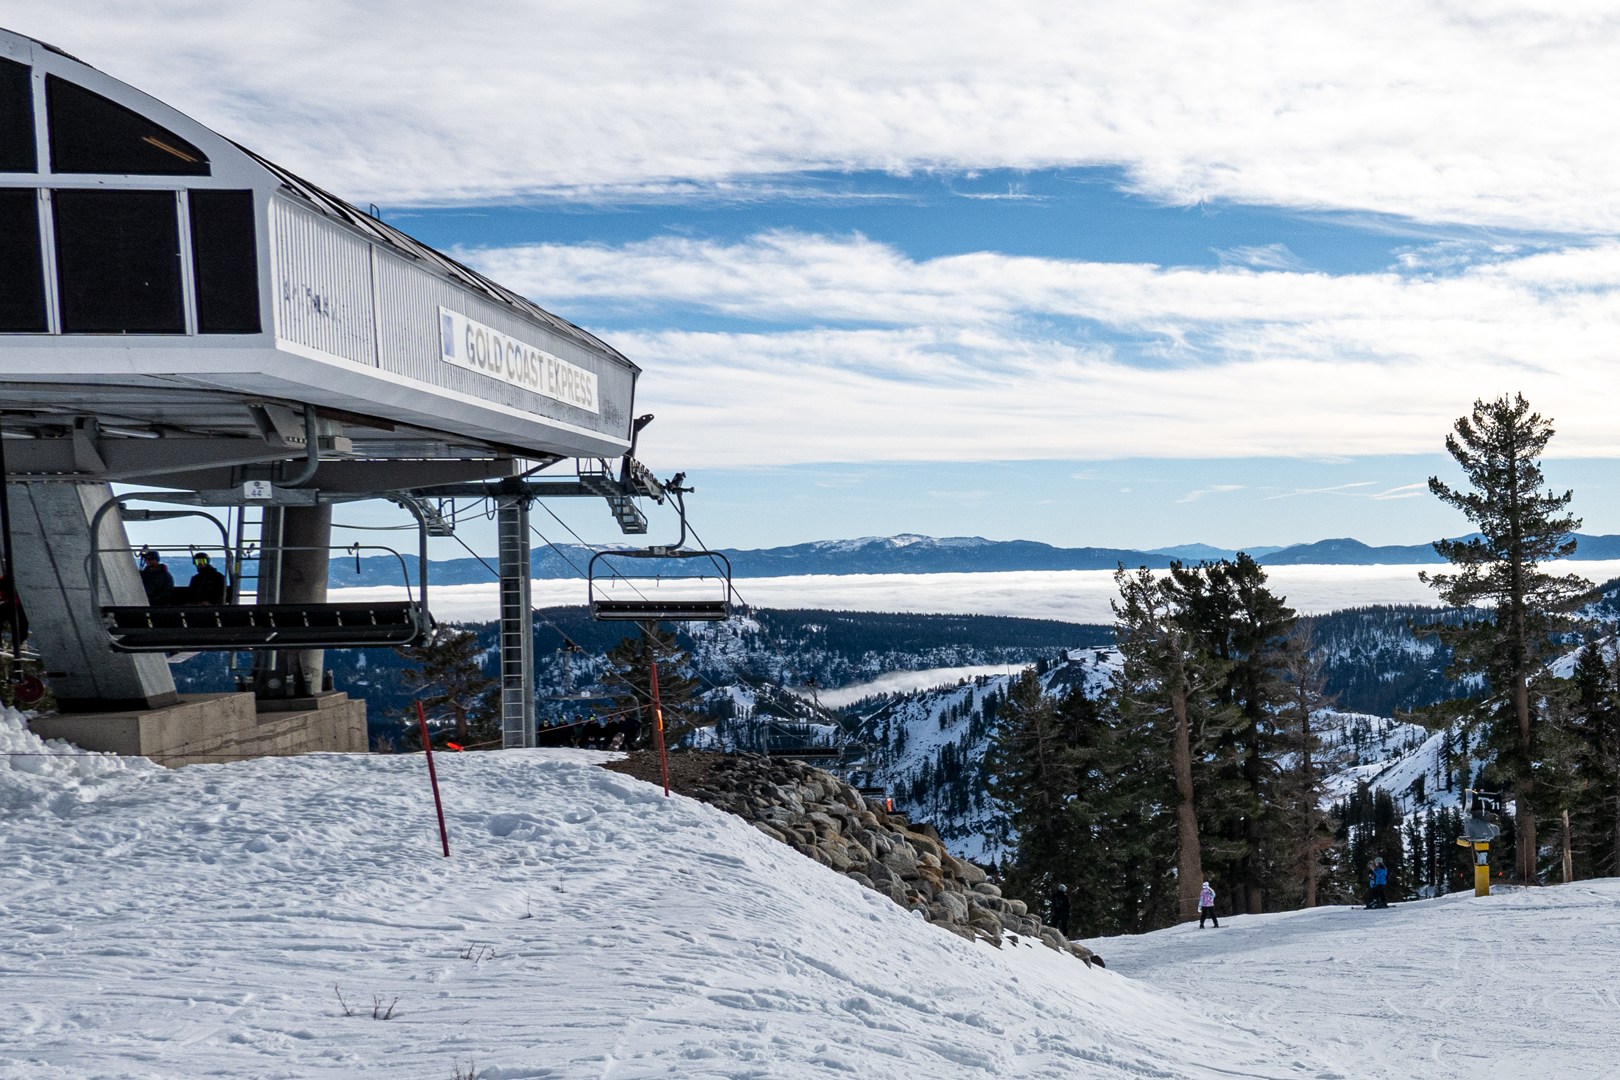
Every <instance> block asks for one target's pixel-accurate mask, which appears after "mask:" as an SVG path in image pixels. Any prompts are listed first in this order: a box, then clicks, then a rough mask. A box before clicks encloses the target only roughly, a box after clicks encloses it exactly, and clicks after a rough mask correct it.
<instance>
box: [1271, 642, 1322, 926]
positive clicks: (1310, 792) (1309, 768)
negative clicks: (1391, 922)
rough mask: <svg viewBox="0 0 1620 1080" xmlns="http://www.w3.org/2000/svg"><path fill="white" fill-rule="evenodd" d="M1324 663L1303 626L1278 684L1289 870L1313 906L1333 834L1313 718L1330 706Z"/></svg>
mask: <svg viewBox="0 0 1620 1080" xmlns="http://www.w3.org/2000/svg"><path fill="white" fill-rule="evenodd" d="M1322 668H1323V661H1322V657H1321V656H1320V655H1317V654H1316V653H1314V651H1313V650H1312V648H1311V627H1310V624H1309V623H1308V622H1303V621H1302V624H1301V625H1300V626H1299V627H1298V628H1296V630H1295V633H1294V634H1293V635H1292V636H1291V637H1290V638H1289V640H1288V644H1287V647H1286V648H1285V649H1284V650H1283V657H1282V681H1283V685H1284V687H1285V688H1286V694H1287V703H1286V706H1285V707H1284V710H1283V713H1282V716H1283V725H1284V745H1285V747H1286V748H1287V750H1288V751H1289V752H1290V754H1291V760H1292V765H1291V767H1290V768H1289V769H1288V770H1287V771H1286V772H1285V773H1284V775H1283V795H1284V805H1285V806H1286V807H1287V810H1288V814H1289V816H1290V818H1291V819H1292V821H1293V825H1294V851H1293V867H1292V868H1293V871H1294V875H1295V878H1296V880H1297V881H1298V883H1299V902H1300V904H1301V905H1303V906H1304V907H1315V906H1316V902H1317V887H1318V883H1319V882H1320V880H1321V874H1322V865H1321V858H1322V855H1323V853H1324V852H1326V851H1327V849H1328V848H1329V847H1330V846H1331V845H1332V843H1333V837H1332V831H1331V830H1330V829H1329V828H1328V827H1327V822H1326V820H1325V819H1324V817H1323V815H1322V795H1323V777H1324V766H1325V765H1326V764H1327V763H1326V762H1325V761H1323V760H1322V736H1321V735H1320V734H1319V733H1318V732H1317V731H1316V729H1315V727H1314V726H1313V721H1314V718H1315V714H1316V712H1317V711H1318V710H1319V709H1324V708H1327V707H1328V706H1330V705H1331V704H1332V703H1333V699H1332V698H1331V697H1329V696H1328V695H1327V694H1326V693H1325V690H1324V687H1325V684H1326V680H1325V678H1324V677H1323V674H1322Z"/></svg>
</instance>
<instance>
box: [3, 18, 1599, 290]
mask: <svg viewBox="0 0 1620 1080" xmlns="http://www.w3.org/2000/svg"><path fill="white" fill-rule="evenodd" d="M6 23H7V25H8V26H9V27H10V28H11V29H14V30H18V31H21V32H23V33H27V34H32V35H35V36H38V37H40V38H43V39H44V40H47V41H50V42H52V43H53V44H55V45H58V46H60V47H61V48H63V49H66V50H67V51H69V52H71V53H73V54H75V55H77V56H80V57H82V58H83V59H85V60H86V61H87V62H89V63H91V64H94V65H96V66H98V67H100V68H102V69H103V70H105V71H107V72H109V73H110V74H112V75H114V76H117V77H119V78H122V79H125V80H126V81H129V82H131V83H134V84H135V85H137V86H139V87H141V88H143V89H146V90H147V91H149V92H151V93H153V94H154V95H156V96H158V97H160V98H162V99H164V100H166V101H168V102H170V103H171V104H173V105H175V106H176V107H178V108H180V109H181V110H182V111H185V112H188V113H190V114H192V115H194V116H196V117H197V118H198V119H200V120H202V121H204V122H205V123H208V124H210V125H212V126H214V127H216V128H217V129H218V130H220V131H221V132H223V133H224V134H226V135H228V136H230V137H232V138H235V139H237V140H239V141H241V142H243V143H245V144H247V145H249V146H252V147H254V148H255V149H257V150H259V151H260V152H262V153H265V154H267V155H268V156H269V157H271V158H272V159H275V160H278V161H281V162H282V163H283V164H285V165H287V166H289V167H290V168H293V169H295V170H297V171H302V172H305V173H307V174H309V175H311V176H312V177H315V178H318V180H319V181H320V182H321V183H322V184H324V185H325V186H328V187H330V188H332V189H334V190H336V191H338V192H340V193H341V194H343V195H345V196H347V197H349V198H351V199H354V200H357V201H360V202H362V203H364V202H366V201H375V202H379V203H385V204H395V205H398V204H402V203H440V204H442V203H449V202H457V201H462V200H468V199H487V200H505V199H511V198H513V197H520V196H536V195H542V196H543V195H564V196H567V197H570V198H581V197H604V198H616V197H622V196H624V195H626V194H632V193H640V194H648V193H650V194H654V195H657V196H659V197H668V196H671V195H676V194H680V193H697V194H714V193H715V192H717V191H721V192H723V191H725V190H726V188H727V185H732V184H735V183H737V182H738V181H739V180H741V179H743V178H749V177H762V176H777V177H782V176H789V177H790V176H791V175H792V174H795V173H798V172H802V171H804V170H811V169H819V170H826V169H832V170H844V169H849V170H859V169H882V170H891V171H911V170H927V169H939V170H946V171H953V170H966V169H975V168H989V167H996V168H1015V169H1035V168H1044V167H1053V166H1076V165H1114V166H1120V167H1122V168H1123V169H1124V170H1125V171H1126V174H1127V176H1128V177H1129V182H1130V184H1131V185H1132V186H1133V187H1134V188H1135V189H1136V190H1138V191H1140V192H1142V193H1144V194H1146V195H1148V196H1150V197H1152V198H1155V199H1160V200H1165V201H1168V202H1175V203H1179V204H1191V203H1196V202H1198V201H1201V200H1217V199H1225V200H1235V201H1239V202H1247V203H1254V204H1265V205H1275V206H1285V207H1301V208H1313V209H1345V210H1364V211H1373V212H1378V213H1388V214H1397V215H1402V216H1406V217H1410V218H1413V219H1416V220H1423V221H1453V222H1468V223H1474V224H1484V225H1507V226H1514V227H1519V228H1530V229H1545V230H1554V231H1566V232H1576V233H1589V234H1611V233H1614V232H1616V231H1620V203H1617V202H1616V200H1615V199H1614V197H1613V191H1612V186H1613V185H1612V178H1613V177H1614V176H1615V175H1616V174H1617V173H1620V112H1617V111H1616V110H1615V109H1613V108H1610V107H1609V104H1610V103H1612V102H1613V101H1614V100H1616V98H1617V97H1620V17H1617V16H1616V15H1615V13H1614V12H1613V11H1612V10H1611V9H1609V8H1608V7H1607V6H1606V5H1594V4H1582V3H1569V2H1560V3H1545V2H1532V3H1517V4H1514V3H1502V2H1489V3H1477V2H1462V0H1427V2H1421V0H1420V2H1395V0H1383V2H1371V3H1363V4H1350V5H1343V4H1341V5H1324V4H1293V5H1282V4H1277V3H1274V2H1270V0H1232V2H1229V3H1223V4H1208V3H1198V2H1195V0H1165V2H1160V3H1152V4H1146V5H1143V4H1134V5H1121V4H1091V5H1077V4H1073V3H1069V2H1063V0H1049V2H1034V0H1030V2H1023V3H1017V4H994V5H987V4H982V3H970V2H967V0H957V2H939V0H928V2H924V0H902V2H896V3H885V4H881V5H872V4H870V3H859V2H855V0H829V2H827V3H822V4H817V5H814V6H813V7H807V6H805V5H803V4H798V3H786V2H782V0H760V2H758V3H753V4H748V5H735V4H704V3H696V4H683V5H678V6H672V5H668V4H660V3H653V2H651V0H630V2H624V3H613V4H602V3H591V2H586V0H547V2H545V3H539V2H535V0H530V2H526V3H522V2H507V0H502V2H499V3H497V2H495V0H467V2H464V3H460V4H457V5H455V6H454V7H444V6H442V5H430V4H420V3H418V4H396V5H390V6H387V7H386V8H382V7H378V6H377V5H375V4H370V3H362V2H360V0H320V2H315V0H283V2H282V3H279V4H276V5H273V6H264V5H240V4H218V3H203V2H200V0H150V2H143V3H140V4H135V3H130V2H128V0H122V2H117V0H115V2H111V3H108V2H104V0H94V2H93V0H13V2H12V3H10V4H9V5H8V6H7V12H6ZM1262 264H1263V263H1262Z"/></svg>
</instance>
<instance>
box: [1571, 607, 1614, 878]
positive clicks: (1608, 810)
mask: <svg viewBox="0 0 1620 1080" xmlns="http://www.w3.org/2000/svg"><path fill="white" fill-rule="evenodd" d="M1571 681H1572V683H1573V684H1574V685H1573V692H1574V699H1575V700H1574V703H1573V705H1572V708H1571V713H1572V717H1571V719H1572V725H1573V728H1574V731H1573V734H1574V737H1575V739H1576V741H1577V746H1578V749H1577V758H1576V773H1577V775H1578V777H1579V779H1580V791H1579V794H1578V796H1577V799H1576V806H1575V809H1574V810H1573V811H1572V813H1573V814H1574V816H1575V819H1576V822H1577V824H1578V825H1579V826H1580V828H1581V830H1582V833H1583V839H1582V844H1581V846H1582V849H1583V850H1582V852H1581V860H1582V862H1583V863H1584V864H1585V865H1586V866H1587V867H1588V868H1589V869H1588V876H1614V875H1617V874H1620V655H1616V656H1615V657H1613V658H1612V659H1611V658H1610V657H1609V656H1608V655H1607V654H1606V651H1605V649H1604V647H1603V644H1602V642H1600V641H1598V640H1596V639H1593V640H1591V641H1588V642H1587V643H1586V645H1585V647H1584V648H1582V649H1581V653H1580V656H1579V657H1578V659H1577V660H1576V663H1575V672H1574V675H1573V676H1572V679H1571Z"/></svg>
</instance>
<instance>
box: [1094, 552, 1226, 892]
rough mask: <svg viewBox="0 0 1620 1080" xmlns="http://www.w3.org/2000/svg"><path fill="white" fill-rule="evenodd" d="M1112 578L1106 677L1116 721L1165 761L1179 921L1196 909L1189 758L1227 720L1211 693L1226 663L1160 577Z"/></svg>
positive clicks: (1199, 853)
mask: <svg viewBox="0 0 1620 1080" xmlns="http://www.w3.org/2000/svg"><path fill="white" fill-rule="evenodd" d="M1114 583H1115V585H1117V586H1118V587H1119V593H1120V595H1119V598H1118V599H1117V600H1115V601H1113V608H1114V616H1115V619H1116V622H1115V626H1114V633H1115V635H1116V636H1117V638H1118V642H1119V651H1120V658H1121V661H1122V663H1121V665H1120V668H1119V670H1118V671H1117V672H1116V673H1115V676H1114V682H1113V698H1114V707H1115V709H1116V710H1117V711H1118V714H1119V717H1120V723H1121V725H1122V726H1124V727H1125V728H1126V729H1127V730H1129V731H1138V732H1141V733H1142V735H1143V736H1144V737H1145V738H1146V739H1147V740H1149V741H1150V742H1152V743H1155V744H1156V745H1157V747H1158V748H1159V754H1160V761H1163V760H1164V759H1168V760H1169V762H1170V778H1171V783H1172V786H1173V793H1172V795H1171V798H1170V800H1169V805H1172V806H1174V808H1175V823H1176V832H1175V835H1176V851H1175V868H1176V893H1177V904H1176V910H1177V917H1178V918H1179V919H1181V920H1182V921H1186V920H1189V919H1193V918H1196V917H1197V916H1198V890H1199V887H1200V885H1202V883H1203V880H1204V861H1203V850H1202V844H1201V836H1200V832H1199V821H1198V799H1197V791H1196V789H1195V787H1194V782H1193V763H1194V760H1195V756H1196V757H1197V758H1200V759H1201V758H1202V757H1203V754H1204V751H1205V750H1206V748H1207V747H1208V746H1209V745H1210V744H1212V742H1213V741H1214V740H1216V739H1218V738H1219V736H1220V733H1221V728H1222V725H1223V724H1225V723H1227V722H1229V720H1230V716H1229V714H1228V713H1225V712H1223V711H1221V710H1219V709H1218V708H1217V707H1216V706H1215V704H1214V701H1213V698H1212V692H1213V690H1214V688H1215V687H1216V686H1218V685H1220V684H1221V683H1222V682H1223V681H1224V680H1225V678H1226V665H1224V664H1222V663H1221V662H1220V661H1218V660H1216V659H1214V658H1213V657H1211V656H1210V655H1209V654H1208V653H1206V652H1205V651H1203V650H1202V649H1201V648H1199V646H1198V642H1197V640H1196V639H1195V637H1194V636H1193V634H1192V633H1191V632H1190V631H1189V630H1188V629H1187V627H1186V625H1185V622H1184V620H1183V619H1182V612H1181V610H1180V609H1179V608H1178V607H1177V605H1176V601H1175V592H1174V590H1173V588H1171V587H1170V586H1169V585H1168V584H1167V583H1166V582H1164V581H1161V580H1159V579H1158V578H1156V577H1154V575H1153V574H1152V573H1151V572H1150V571H1148V570H1147V569H1142V570H1139V571H1137V572H1135V573H1132V572H1130V571H1127V570H1126V569H1125V568H1124V567H1123V566H1122V567H1120V569H1119V570H1118V571H1117V572H1116V573H1115V574H1114Z"/></svg>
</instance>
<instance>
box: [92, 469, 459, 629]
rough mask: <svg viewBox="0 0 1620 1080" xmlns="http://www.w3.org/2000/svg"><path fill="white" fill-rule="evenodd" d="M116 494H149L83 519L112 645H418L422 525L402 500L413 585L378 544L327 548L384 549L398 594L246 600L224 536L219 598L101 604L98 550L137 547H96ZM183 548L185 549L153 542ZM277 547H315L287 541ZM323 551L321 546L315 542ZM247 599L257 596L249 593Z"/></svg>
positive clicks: (236, 554)
mask: <svg viewBox="0 0 1620 1080" xmlns="http://www.w3.org/2000/svg"><path fill="white" fill-rule="evenodd" d="M123 498H140V499H144V500H152V499H153V496H152V495H151V494H149V493H146V494H140V495H131V496H120V497H119V498H118V499H114V500H113V501H112V502H109V503H107V504H106V505H104V506H103V507H102V508H101V510H99V511H98V512H97V514H96V516H95V519H94V520H93V522H92V524H91V551H90V579H91V591H92V594H93V595H94V596H95V598H96V603H97V605H98V607H99V609H100V613H101V618H102V623H103V625H104V626H105V628H106V631H107V640H108V643H109V644H110V645H111V647H112V649H113V650H114V651H115V652H128V653H140V652H165V653H169V652H179V651H187V652H251V651H257V650H276V649H325V648H368V647H386V646H392V647H396V648H398V647H404V646H409V645H416V644H420V643H421V642H423V641H425V640H427V639H428V638H429V637H430V636H431V633H432V627H433V622H432V616H431V615H430V613H429V611H428V607H427V591H428V586H427V528H426V524H425V523H424V521H423V519H422V516H421V515H420V514H419V513H417V512H416V509H415V508H414V507H412V506H410V505H408V504H403V505H406V508H407V509H408V510H410V511H411V512H412V514H413V516H415V517H416V521H417V532H418V549H419V555H418V565H417V578H418V580H417V584H416V587H415V588H414V589H413V588H412V585H411V580H410V573H409V568H408V567H407V565H406V563H405V559H404V556H402V555H401V554H400V553H399V552H397V551H395V550H393V549H392V548H387V547H382V546H380V545H372V544H367V545H361V544H350V545H346V546H343V547H341V548H338V547H334V548H332V549H330V550H332V551H343V552H345V553H350V554H353V555H354V556H355V558H356V559H358V558H359V557H360V552H361V551H376V552H379V553H382V554H386V555H391V556H393V557H394V558H395V559H396V560H398V562H399V567H400V573H401V577H402V580H403V582H404V586H405V591H406V598H405V599H404V600H387V601H364V602H347V603H305V604H260V603H246V602H244V600H243V597H242V596H241V595H240V589H239V583H240V577H241V575H240V566H241V561H242V556H243V553H242V552H240V551H234V550H233V549H232V548H231V546H230V544H229V543H228V542H225V543H224V544H223V550H224V551H225V552H226V553H227V557H226V559H225V563H226V567H225V570H226V572H227V574H228V577H227V583H226V584H227V591H226V596H225V602H224V603H223V604H208V605H190V604H158V605H152V604H108V603H102V602H101V601H102V586H103V583H104V581H103V577H102V573H101V556H102V555H103V554H108V553H116V554H127V555H129V556H131V557H133V556H135V554H136V552H137V551H139V550H141V549H135V548H102V547H100V546H99V541H100V534H101V529H100V525H101V518H102V516H103V515H104V514H105V513H106V512H107V511H108V510H109V509H110V508H111V507H113V506H115V505H118V504H119V502H120V500H121V499H123ZM149 516H150V518H167V517H183V516H201V517H206V518H209V519H210V520H212V521H214V523H215V524H216V525H218V526H219V529H220V534H221V536H225V535H226V534H225V527H224V525H223V524H220V523H219V521H218V519H217V518H214V517H213V515H211V514H204V513H201V512H200V511H152V512H149ZM151 550H156V551H159V552H162V551H166V550H178V551H188V550H194V549H189V548H184V547H182V548H178V549H176V548H173V547H157V548H151ZM282 550H285V551H299V550H315V549H311V548H299V547H290V548H283V549H282ZM323 550H324V549H323ZM255 599H257V598H256V597H255Z"/></svg>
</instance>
